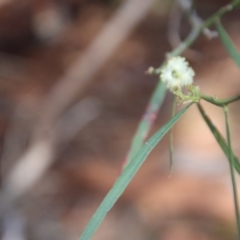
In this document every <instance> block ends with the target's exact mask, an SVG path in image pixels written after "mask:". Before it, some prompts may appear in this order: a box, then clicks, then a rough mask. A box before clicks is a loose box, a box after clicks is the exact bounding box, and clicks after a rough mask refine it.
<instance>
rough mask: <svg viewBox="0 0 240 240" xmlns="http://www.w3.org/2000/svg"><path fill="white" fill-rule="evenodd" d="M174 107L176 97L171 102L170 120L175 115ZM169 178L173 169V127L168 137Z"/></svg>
mask: <svg viewBox="0 0 240 240" xmlns="http://www.w3.org/2000/svg"><path fill="white" fill-rule="evenodd" d="M176 105H177V99H176V97H175V98H174V100H173V103H172V114H171V118H173V117H174V116H175V114H176ZM169 158H170V161H169V177H170V176H171V174H172V167H173V127H172V128H171V129H170V136H169Z"/></svg>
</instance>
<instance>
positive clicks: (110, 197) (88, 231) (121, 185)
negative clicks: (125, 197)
mask: <svg viewBox="0 0 240 240" xmlns="http://www.w3.org/2000/svg"><path fill="white" fill-rule="evenodd" d="M190 105H191V104H189V105H188V106H186V107H185V108H183V109H182V110H181V111H179V112H178V113H177V114H176V115H175V116H174V117H173V118H171V119H170V121H168V122H167V123H166V124H165V125H164V126H163V127H162V128H160V130H158V131H157V132H156V133H155V134H154V135H153V136H152V137H151V138H150V139H149V140H148V142H146V143H145V144H144V146H143V147H142V148H141V150H140V151H139V152H138V153H137V154H136V156H135V157H134V158H133V159H132V161H131V162H130V163H129V165H128V166H127V167H126V168H125V170H124V171H123V172H122V174H121V175H120V177H119V178H118V179H117V181H116V182H115V184H114V185H113V187H112V189H111V190H110V191H109V192H108V194H107V196H106V197H105V198H104V199H103V201H102V203H101V204H100V206H99V208H98V209H97V211H96V212H95V214H94V215H93V217H92V219H91V220H90V222H89V223H88V225H87V227H86V228H85V230H84V232H83V234H82V236H81V237H80V240H89V239H90V238H91V236H92V235H93V233H94V232H95V231H96V230H97V228H98V227H99V225H100V224H101V222H102V221H103V219H104V218H105V216H106V214H107V213H108V211H109V210H110V209H111V208H112V207H113V205H114V204H115V202H116V201H117V199H118V198H119V197H120V196H121V195H122V193H123V192H124V190H125V188H126V187H127V185H128V184H129V182H130V181H131V180H132V178H133V177H134V175H135V174H136V173H137V171H138V169H139V168H140V167H141V165H142V164H143V162H144V161H145V159H146V158H147V156H148V155H149V154H150V152H151V151H152V150H153V149H154V147H155V146H156V145H157V144H158V143H159V141H160V140H161V139H162V138H163V136H164V135H165V134H166V133H167V132H168V131H169V130H170V129H171V128H172V126H173V125H174V124H175V123H176V122H177V121H178V120H179V119H180V117H181V116H182V115H183V114H184V113H185V111H186V110H187V109H188V108H189V107H190Z"/></svg>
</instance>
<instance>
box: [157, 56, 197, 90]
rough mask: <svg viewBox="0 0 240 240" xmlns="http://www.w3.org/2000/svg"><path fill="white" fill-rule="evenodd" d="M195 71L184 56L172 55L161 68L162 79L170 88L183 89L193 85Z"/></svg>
mask: <svg viewBox="0 0 240 240" xmlns="http://www.w3.org/2000/svg"><path fill="white" fill-rule="evenodd" d="M194 75H195V73H194V71H193V69H192V68H191V67H190V66H189V64H188V62H187V61H186V59H185V58H184V57H180V56H177V57H172V58H170V59H169V60H168V61H167V63H166V65H165V66H164V67H163V68H162V69H161V73H160V79H161V80H162V81H163V82H165V83H166V86H167V88H168V89H169V90H171V91H175V90H181V88H182V87H184V86H189V85H192V83H193V77H194Z"/></svg>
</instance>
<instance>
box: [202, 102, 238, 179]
mask: <svg viewBox="0 0 240 240" xmlns="http://www.w3.org/2000/svg"><path fill="white" fill-rule="evenodd" d="M198 109H199V111H200V113H201V115H202V117H203V119H204V120H205V122H206V123H207V125H208V127H209V129H210V130H211V132H212V134H213V136H214V137H215V139H216V140H217V142H218V144H219V146H220V147H221V148H222V150H223V152H224V153H225V155H226V156H227V158H228V159H230V152H229V147H228V145H227V143H226V141H225V140H224V138H223V136H222V135H221V133H220V132H219V131H218V129H217V128H216V127H215V126H214V124H213V123H212V121H211V119H210V118H209V117H208V116H207V115H206V113H205V111H204V109H203V107H202V106H201V105H200V104H198ZM233 159H234V168H235V169H236V171H237V172H238V173H239V174H240V163H239V160H238V158H237V157H236V156H235V155H234V154H233Z"/></svg>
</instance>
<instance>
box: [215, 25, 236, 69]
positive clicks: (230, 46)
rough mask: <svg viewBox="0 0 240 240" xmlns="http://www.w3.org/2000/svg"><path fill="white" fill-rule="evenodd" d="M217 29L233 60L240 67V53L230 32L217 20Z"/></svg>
mask: <svg viewBox="0 0 240 240" xmlns="http://www.w3.org/2000/svg"><path fill="white" fill-rule="evenodd" d="M217 30H218V33H219V37H220V39H221V41H222V43H223V45H224V46H225V48H226V50H227V52H228V53H229V55H230V56H231V58H232V59H233V61H234V62H235V63H236V64H237V66H238V67H239V68H240V54H239V53H238V50H237V48H236V46H235V44H234V43H233V41H232V40H231V38H230V37H229V35H228V33H227V32H226V30H225V29H224V27H223V26H222V24H221V22H220V21H217Z"/></svg>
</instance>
